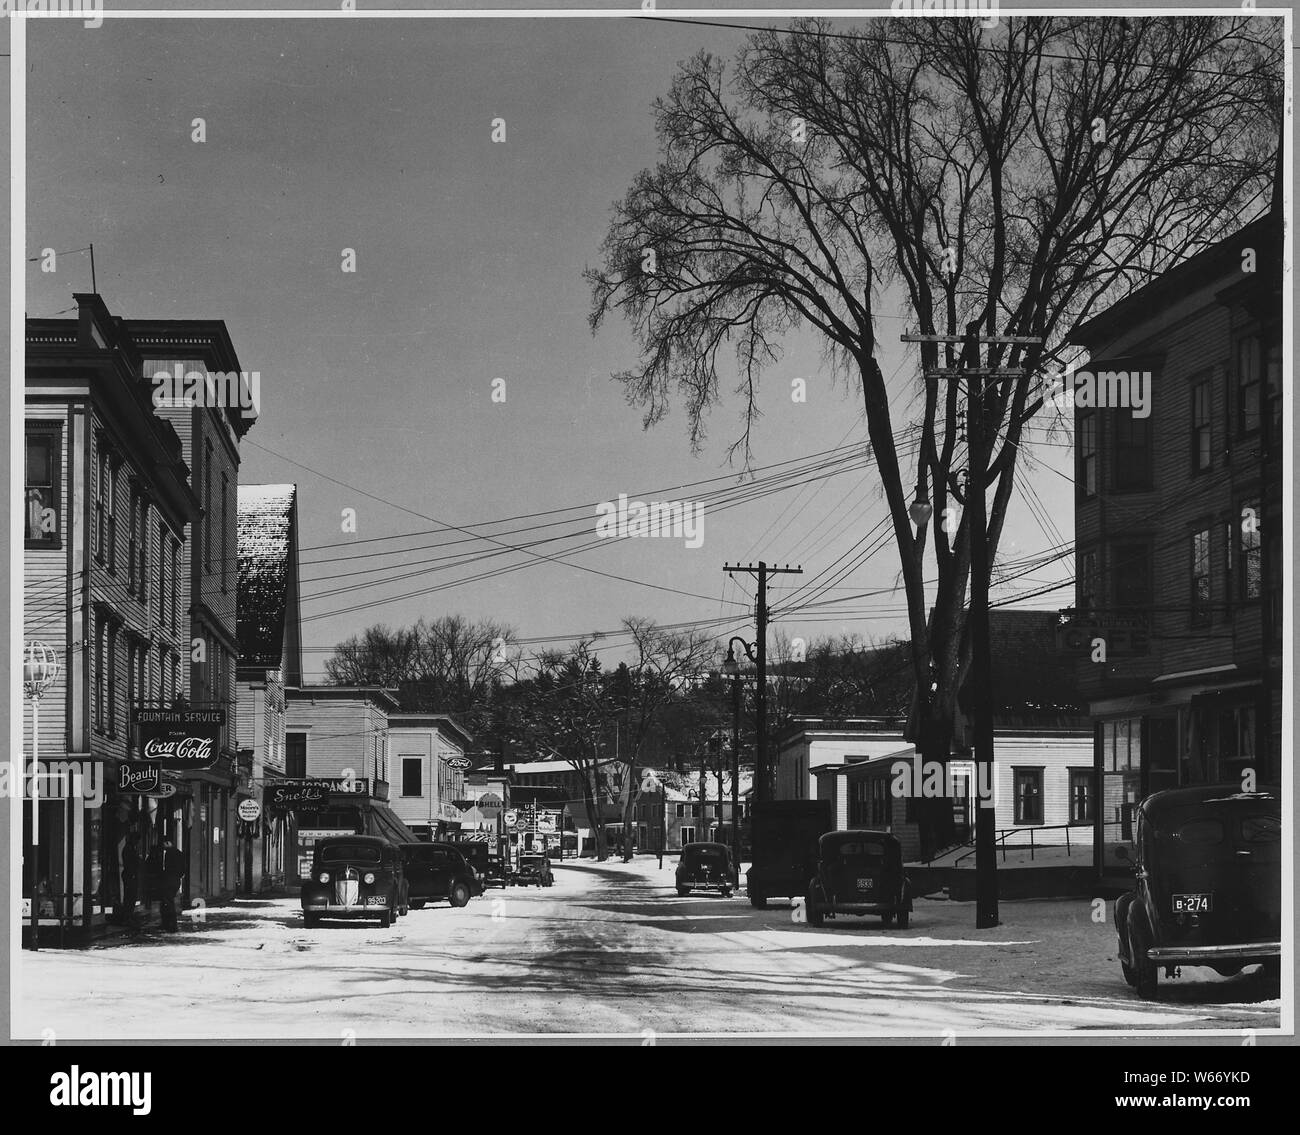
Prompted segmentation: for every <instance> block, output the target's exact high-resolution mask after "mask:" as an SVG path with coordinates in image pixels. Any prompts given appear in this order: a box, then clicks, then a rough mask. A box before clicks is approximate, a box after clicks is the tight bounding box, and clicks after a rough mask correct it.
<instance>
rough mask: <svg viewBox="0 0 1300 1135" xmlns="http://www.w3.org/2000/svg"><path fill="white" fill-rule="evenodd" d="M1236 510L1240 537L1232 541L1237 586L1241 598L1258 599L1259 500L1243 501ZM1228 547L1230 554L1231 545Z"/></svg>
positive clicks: (1259, 553)
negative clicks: (1234, 552)
mask: <svg viewBox="0 0 1300 1135" xmlns="http://www.w3.org/2000/svg"><path fill="white" fill-rule="evenodd" d="M1238 511H1239V513H1240V516H1241V524H1240V538H1239V539H1234V541H1233V542H1234V543H1235V544H1236V545H1237V580H1238V583H1237V587H1238V588H1239V589H1240V595H1241V598H1242V599H1258V598H1259V596H1260V580H1261V576H1260V566H1261V563H1260V557H1261V548H1260V536H1259V526H1260V516H1259V501H1257V500H1248V501H1243V502H1242V505H1241V508H1240V509H1239V510H1238ZM1229 549H1230V550H1229V554H1231V545H1229Z"/></svg>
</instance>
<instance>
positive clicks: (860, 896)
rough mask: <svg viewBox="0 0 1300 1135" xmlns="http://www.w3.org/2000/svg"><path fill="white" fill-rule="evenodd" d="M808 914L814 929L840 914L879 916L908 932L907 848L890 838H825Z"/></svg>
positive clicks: (847, 834) (863, 834)
mask: <svg viewBox="0 0 1300 1135" xmlns="http://www.w3.org/2000/svg"><path fill="white" fill-rule="evenodd" d="M804 909H805V912H806V915H807V919H808V923H809V925H810V926H820V925H822V922H823V921H824V920H825V919H827V918H834V917H836V916H837V915H841V914H865V915H878V916H879V917H880V918H881V919H882V920H883V921H884V924H885V925H886V926H892V925H893V924H894V922H895V921H897V922H898V926H899V929H902V930H905V929H906V928H907V923H908V919H909V917H910V915H911V912H912V890H911V886H910V884H909V883H908V879H907V875H906V874H905V873H904V871H903V846H902V844H900V843H899V842H898V839H897V838H896V837H895V836H893V835H890V834H889V833H888V832H877V831H838V832H827V833H826V834H825V835H824V836H822V837H821V839H820V840H819V841H818V844H817V873H816V874H815V875H814V876H813V877H812V880H811V881H810V882H809V884H808V894H807V896H806V897H805V899H804Z"/></svg>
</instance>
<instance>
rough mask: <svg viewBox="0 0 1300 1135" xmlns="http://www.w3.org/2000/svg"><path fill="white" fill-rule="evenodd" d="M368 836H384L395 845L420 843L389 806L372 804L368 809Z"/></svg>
mask: <svg viewBox="0 0 1300 1135" xmlns="http://www.w3.org/2000/svg"><path fill="white" fill-rule="evenodd" d="M365 834H366V835H377V836H382V837H383V838H384V839H387V840H391V841H392V842H393V843H419V842H420V840H419V838H418V837H417V836H416V834H415V833H414V832H413V831H411V829H410V828H408V827H407V826H406V825H405V824H404V823H402V821H401V820H399V819H398V818H397V813H396V812H394V811H393V810H392V809H391V808H390V807H389V806H388V805H387V804H380V803H377V802H376V803H372V804H371V805H370V807H369V808H367V809H366V831H365Z"/></svg>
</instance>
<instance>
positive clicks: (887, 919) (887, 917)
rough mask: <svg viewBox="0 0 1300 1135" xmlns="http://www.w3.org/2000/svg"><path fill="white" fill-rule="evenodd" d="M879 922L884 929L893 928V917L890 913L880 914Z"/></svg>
mask: <svg viewBox="0 0 1300 1135" xmlns="http://www.w3.org/2000/svg"><path fill="white" fill-rule="evenodd" d="M880 921H881V923H882V924H883V925H884V926H886V927H889V926H893V925H894V916H893V914H892V913H890V912H887V913H885V914H882V915H881V916H880Z"/></svg>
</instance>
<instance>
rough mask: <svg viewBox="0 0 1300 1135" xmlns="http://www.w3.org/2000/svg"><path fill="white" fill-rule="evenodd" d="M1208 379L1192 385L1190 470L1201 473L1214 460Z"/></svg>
mask: <svg viewBox="0 0 1300 1135" xmlns="http://www.w3.org/2000/svg"><path fill="white" fill-rule="evenodd" d="M1210 444H1211V437H1210V380H1209V379H1208V378H1207V379H1203V380H1202V381H1200V382H1198V383H1196V384H1195V385H1194V386H1193V387H1192V472H1193V473H1203V472H1204V471H1205V470H1206V469H1208V468H1209V467H1210V466H1211V465H1212V464H1213V462H1214V459H1213V454H1212V453H1211V450H1210Z"/></svg>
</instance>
